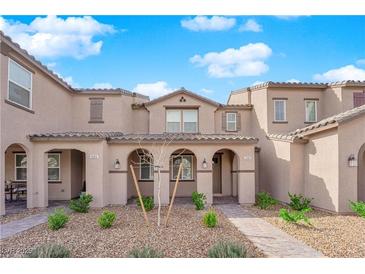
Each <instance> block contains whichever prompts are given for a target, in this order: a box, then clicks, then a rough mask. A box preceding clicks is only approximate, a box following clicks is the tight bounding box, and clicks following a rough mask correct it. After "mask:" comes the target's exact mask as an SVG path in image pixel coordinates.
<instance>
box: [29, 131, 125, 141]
mask: <svg viewBox="0 0 365 274" xmlns="http://www.w3.org/2000/svg"><path fill="white" fill-rule="evenodd" d="M120 135H123V133H122V132H112V131H110V132H109V131H96V132H75V131H67V132H55V133H36V134H30V135H28V136H29V138H30V140H35V139H43V140H48V139H60V138H61V139H78V138H79V139H85V138H86V139H106V138H110V137H113V136H114V137H116V136H120Z"/></svg>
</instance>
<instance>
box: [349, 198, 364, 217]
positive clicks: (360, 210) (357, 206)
mask: <svg viewBox="0 0 365 274" xmlns="http://www.w3.org/2000/svg"><path fill="white" fill-rule="evenodd" d="M350 207H351V209H352V211H353V212H355V213H357V215H359V216H360V217H363V218H365V202H364V201H358V202H351V201H350Z"/></svg>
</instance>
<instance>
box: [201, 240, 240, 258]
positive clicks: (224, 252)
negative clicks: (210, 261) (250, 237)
mask: <svg viewBox="0 0 365 274" xmlns="http://www.w3.org/2000/svg"><path fill="white" fill-rule="evenodd" d="M208 257H209V258H246V257H247V252H246V248H245V247H244V246H242V245H240V244H236V243H230V242H220V243H218V244H215V245H214V246H213V247H211V248H210V249H209V250H208Z"/></svg>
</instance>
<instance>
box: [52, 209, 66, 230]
mask: <svg viewBox="0 0 365 274" xmlns="http://www.w3.org/2000/svg"><path fill="white" fill-rule="evenodd" d="M68 220H69V217H68V216H67V215H66V214H65V211H64V210H63V208H57V209H55V211H54V213H53V214H51V215H49V216H48V227H49V228H50V229H52V230H58V229H60V228H62V227H64V226H65V224H66V223H67V222H68Z"/></svg>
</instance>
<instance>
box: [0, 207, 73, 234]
mask: <svg viewBox="0 0 365 274" xmlns="http://www.w3.org/2000/svg"><path fill="white" fill-rule="evenodd" d="M55 208H64V209H65V212H66V213H67V212H70V211H69V210H68V208H65V207H64V206H54V207H50V208H48V211H47V212H42V213H39V214H35V215H31V216H28V217H24V218H23V219H20V220H16V221H12V222H9V223H5V224H0V240H3V239H6V238H8V237H11V236H14V235H15V234H17V233H20V232H23V231H25V230H28V229H31V228H33V227H35V226H37V225H40V224H43V223H46V222H47V220H48V215H49V214H50V213H52V212H53V211H54V209H55Z"/></svg>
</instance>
